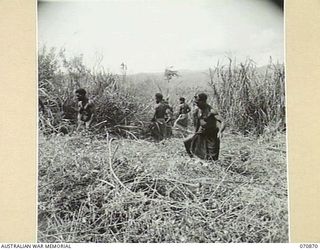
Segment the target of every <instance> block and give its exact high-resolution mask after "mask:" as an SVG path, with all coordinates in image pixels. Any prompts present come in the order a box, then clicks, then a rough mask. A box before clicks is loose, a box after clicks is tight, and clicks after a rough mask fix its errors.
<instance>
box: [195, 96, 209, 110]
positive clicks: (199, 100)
mask: <svg viewBox="0 0 320 250" xmlns="http://www.w3.org/2000/svg"><path fill="white" fill-rule="evenodd" d="M207 98H208V96H207V95H206V94H205V93H200V94H198V95H196V96H195V103H196V105H197V106H198V107H199V108H200V109H202V108H204V107H205V106H206V104H207Z"/></svg>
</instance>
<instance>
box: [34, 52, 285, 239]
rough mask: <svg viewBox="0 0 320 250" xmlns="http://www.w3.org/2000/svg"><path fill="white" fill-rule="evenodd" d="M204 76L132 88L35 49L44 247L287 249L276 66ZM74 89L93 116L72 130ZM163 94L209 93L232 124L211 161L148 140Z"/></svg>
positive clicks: (223, 68)
mask: <svg viewBox="0 0 320 250" xmlns="http://www.w3.org/2000/svg"><path fill="white" fill-rule="evenodd" d="M204 74H207V79H208V84H207V86H205V87H203V86H201V87H196V83H195V85H194V86H193V87H185V86H186V85H185V84H184V82H181V81H180V80H179V77H178V78H177V79H176V81H165V80H163V81H161V80H157V79H154V78H152V77H150V78H147V79H143V80H141V82H132V80H131V79H130V77H129V76H127V77H126V78H125V77H123V76H119V75H116V74H112V73H110V72H105V71H104V70H103V68H102V67H100V66H99V64H97V65H96V66H95V67H94V68H92V69H89V68H88V67H86V66H85V65H84V63H83V58H82V57H81V56H78V57H74V58H72V59H67V57H66V56H65V52H64V51H63V50H60V51H58V50H56V49H49V50H48V49H46V48H45V47H44V48H42V49H41V50H40V51H39V175H38V177H39V182H38V188H39V190H38V194H39V197H38V240H39V241H40V242H287V241H288V208H287V180H286V176H287V175H286V151H285V150H286V146H285V134H284V130H285V102H284V100H285V95H284V94H285V93H284V77H285V76H284V66H283V65H280V64H272V63H270V65H268V67H266V68H265V70H264V71H263V72H262V71H261V69H259V68H257V67H255V65H254V63H253V62H251V61H246V62H244V63H240V64H236V63H234V62H232V61H231V60H230V62H229V64H227V65H219V64H218V65H217V66H215V67H213V68H210V69H209V70H208V71H207V72H204ZM177 82H179V84H176V83H177ZM79 87H83V88H85V89H87V90H88V95H89V96H90V97H92V98H93V99H94V102H95V103H96V109H97V111H96V119H95V122H94V124H93V128H92V129H91V130H90V131H88V132H81V133H76V132H75V124H76V101H75V99H74V91H75V89H77V88H79ZM160 90H161V91H162V92H163V93H164V94H165V95H166V93H167V92H166V91H167V90H169V91H168V93H170V100H169V101H170V102H171V104H172V105H173V106H175V105H176V100H177V98H178V97H179V96H180V95H183V96H185V97H186V99H187V100H188V102H189V103H190V105H191V106H192V101H191V100H192V97H193V95H194V94H195V93H196V92H200V91H206V92H207V93H208V95H209V103H210V104H212V105H213V106H214V108H215V109H218V110H219V111H220V112H221V114H222V116H223V117H224V118H225V120H226V123H227V125H228V128H227V130H226V133H225V136H224V138H223V139H222V144H221V156H220V159H219V161H217V162H214V163H212V162H207V161H202V160H199V159H196V158H192V159H190V158H189V157H188V156H187V154H186V153H185V150H184V147H183V143H182V138H178V135H177V134H176V133H175V137H174V138H172V139H168V140H165V141H162V142H160V143H155V142H153V141H152V139H151V138H150V130H149V125H150V122H149V121H150V119H151V117H152V105H153V96H154V93H155V92H158V91H160ZM190 129H191V128H190Z"/></svg>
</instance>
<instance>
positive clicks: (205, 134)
mask: <svg viewBox="0 0 320 250" xmlns="http://www.w3.org/2000/svg"><path fill="white" fill-rule="evenodd" d="M195 98H196V99H195V103H196V105H197V108H196V109H195V111H194V114H193V124H194V128H195V134H194V135H193V136H192V137H190V138H189V139H187V140H185V141H184V145H185V147H186V150H187V153H188V154H189V155H190V156H191V157H192V156H194V155H196V156H198V157H199V158H201V159H204V160H218V158H219V151H220V139H221V135H222V132H223V131H224V129H225V124H224V122H223V120H222V118H221V117H220V115H219V114H218V113H217V112H215V111H213V109H212V107H211V106H210V105H209V104H207V95H206V94H205V93H201V94H199V95H197V96H196V97H195Z"/></svg>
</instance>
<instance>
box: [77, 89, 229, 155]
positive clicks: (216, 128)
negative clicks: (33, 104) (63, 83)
mask: <svg viewBox="0 0 320 250" xmlns="http://www.w3.org/2000/svg"><path fill="white" fill-rule="evenodd" d="M75 94H76V98H77V100H78V116H77V117H78V127H77V130H79V129H80V128H81V127H83V126H84V127H85V128H86V129H88V128H89V127H90V125H91V123H92V121H93V118H94V103H93V102H92V101H91V100H90V99H89V98H88V97H87V96H86V91H85V90H84V89H77V90H76V92H75ZM207 98H208V97H207V95H206V94H205V93H200V94H197V95H196V96H195V97H194V104H195V106H196V107H195V108H194V110H193V112H192V113H193V114H192V118H193V119H192V120H193V126H194V133H193V135H192V136H191V137H188V138H187V139H185V140H184V146H185V148H186V151H187V153H188V154H189V156H190V157H193V156H197V157H199V158H201V159H204V160H218V157H219V151H220V139H221V135H222V133H223V131H224V129H225V123H224V122H223V120H222V118H221V116H220V115H219V114H218V112H216V111H214V110H213V108H212V107H211V106H210V105H209V104H208V103H207ZM179 101H180V104H179V106H178V113H177V119H176V120H175V121H174V117H173V113H174V112H173V108H172V107H171V106H170V105H169V103H168V101H167V100H164V98H163V95H162V94H161V93H157V94H156V95H155V102H156V104H155V107H154V115H153V117H152V119H151V122H152V125H153V129H152V130H153V132H154V133H153V136H154V138H155V139H156V140H158V141H161V140H163V139H167V138H170V137H171V136H172V134H173V132H172V129H173V128H174V129H177V130H180V131H182V132H188V130H187V128H188V121H189V113H190V112H191V108H190V107H189V105H188V104H187V103H186V102H185V98H184V97H180V99H179Z"/></svg>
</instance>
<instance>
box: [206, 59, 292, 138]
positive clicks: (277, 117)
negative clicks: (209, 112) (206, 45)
mask: <svg viewBox="0 0 320 250" xmlns="http://www.w3.org/2000/svg"><path fill="white" fill-rule="evenodd" d="M263 71H264V72H263ZM209 78H210V81H209V86H210V87H211V89H212V94H213V96H214V102H215V105H216V106H217V107H218V109H219V110H221V112H222V114H223V116H224V117H225V118H226V119H227V123H228V124H229V125H230V127H231V128H233V129H234V130H238V131H240V132H241V133H244V134H246V133H248V132H252V133H254V134H262V133H263V132H264V130H265V129H266V128H268V127H270V126H271V127H273V130H275V131H277V130H283V129H285V126H286V122H285V85H284V84H285V82H284V78H285V73H284V65H283V64H272V63H270V64H269V65H268V66H267V67H266V69H265V70H261V69H260V72H259V69H257V67H256V66H255V64H254V63H253V62H252V61H249V60H248V61H246V62H245V63H240V64H238V65H236V64H234V63H232V60H231V59H230V63H229V64H228V65H227V66H220V65H217V66H216V67H215V68H214V69H209Z"/></svg>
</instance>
